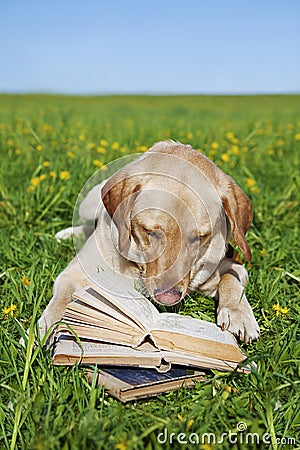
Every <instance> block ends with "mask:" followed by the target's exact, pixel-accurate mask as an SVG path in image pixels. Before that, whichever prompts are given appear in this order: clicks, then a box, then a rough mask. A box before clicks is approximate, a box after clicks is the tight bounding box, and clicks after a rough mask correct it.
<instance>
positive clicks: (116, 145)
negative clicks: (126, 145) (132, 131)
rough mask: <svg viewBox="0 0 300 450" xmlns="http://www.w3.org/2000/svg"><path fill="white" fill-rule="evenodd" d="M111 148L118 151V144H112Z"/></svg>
mask: <svg viewBox="0 0 300 450" xmlns="http://www.w3.org/2000/svg"><path fill="white" fill-rule="evenodd" d="M111 148H112V149H113V150H119V148H120V144H119V142H113V143H112V145H111Z"/></svg>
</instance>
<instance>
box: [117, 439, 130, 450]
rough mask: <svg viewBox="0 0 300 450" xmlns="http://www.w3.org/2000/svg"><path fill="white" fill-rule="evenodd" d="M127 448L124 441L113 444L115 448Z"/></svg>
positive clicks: (123, 449)
mask: <svg viewBox="0 0 300 450" xmlns="http://www.w3.org/2000/svg"><path fill="white" fill-rule="evenodd" d="M127 448H128V447H127V444H126V443H125V442H124V441H121V442H119V443H118V444H116V445H115V449H117V450H127Z"/></svg>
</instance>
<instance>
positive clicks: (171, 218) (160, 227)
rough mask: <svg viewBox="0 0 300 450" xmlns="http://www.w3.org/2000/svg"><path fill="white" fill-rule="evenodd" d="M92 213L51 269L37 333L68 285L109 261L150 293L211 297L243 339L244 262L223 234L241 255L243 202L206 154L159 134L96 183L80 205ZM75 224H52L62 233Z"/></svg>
mask: <svg viewBox="0 0 300 450" xmlns="http://www.w3.org/2000/svg"><path fill="white" fill-rule="evenodd" d="M79 212H80V216H81V218H82V220H83V221H85V222H87V223H88V222H91V221H93V220H95V219H97V224H96V226H95V229H94V231H93V232H92V234H91V235H90V236H89V238H88V240H87V241H86V243H85V244H84V246H83V248H82V249H81V250H80V251H79V253H78V254H77V256H76V257H75V258H74V259H73V260H72V261H71V262H70V264H69V265H68V266H67V267H66V269H65V270H64V271H63V272H62V273H61V274H60V275H59V276H58V277H57V279H56V281H55V284H54V289H53V298H52V299H51V301H50V303H49V304H48V306H47V308H46V310H45V311H44V313H43V315H42V316H41V318H40V319H39V327H40V334H41V337H43V336H44V335H45V333H46V331H47V330H48V329H49V327H50V326H51V325H53V324H54V323H56V322H57V321H59V320H60V319H61V317H62V315H63V312H64V309H65V307H66V305H67V304H68V302H69V301H70V300H71V294H72V292H74V291H75V290H76V289H79V288H80V287H82V286H84V285H85V284H87V283H88V280H89V279H93V274H96V273H97V271H99V270H109V271H113V272H114V273H118V274H120V275H122V276H124V277H129V278H130V279H135V280H139V281H140V284H141V286H142V287H143V289H144V290H145V291H146V292H147V294H148V295H149V296H150V297H151V298H152V299H153V300H154V301H156V302H158V303H160V304H162V305H167V306H170V305H174V304H176V303H178V302H180V301H181V300H182V299H183V298H184V297H185V295H186V294H187V293H188V292H191V291H194V290H198V291H200V292H202V293H203V294H205V295H209V296H212V297H216V298H217V300H218V309H217V323H218V325H219V326H220V327H222V329H223V330H225V329H227V330H230V331H231V332H232V333H234V334H235V335H237V336H238V337H239V338H240V339H241V340H243V341H245V342H251V341H252V340H254V339H257V338H258V337H259V326H258V324H257V322H256V320H255V317H254V315H253V312H252V309H251V307H250V305H249V303H248V301H247V299H246V296H245V294H244V289H245V287H246V285H247V282H248V274H247V271H246V269H245V268H244V267H243V266H242V265H241V264H239V263H237V262H236V261H235V260H234V259H232V258H231V257H230V256H232V255H229V253H230V251H229V250H230V246H229V244H228V241H229V239H230V238H232V239H233V241H234V242H235V243H236V245H237V246H238V247H239V248H240V250H241V252H242V253H243V255H244V257H245V259H246V260H247V261H250V259H251V252H250V249H249V247H248V244H247V241H246V238H245V233H246V232H247V230H248V228H249V226H250V223H251V220H252V208H251V203H250V200H249V199H248V197H247V196H246V195H245V193H244V192H243V191H242V189H241V188H240V187H239V186H238V185H237V184H236V183H235V182H234V180H233V179H232V178H231V177H230V176H228V175H226V174H225V173H223V172H222V171H221V170H220V169H219V168H218V167H217V166H216V165H215V164H213V163H212V162H211V161H210V160H209V159H208V158H206V157H205V156H204V155H202V154H201V153H199V152H198V151H195V150H193V149H192V147H191V146H190V145H183V144H181V143H178V142H173V141H163V142H158V143H157V144H155V145H154V146H153V147H151V148H150V149H149V150H148V151H147V152H146V153H144V154H143V155H142V156H140V157H139V158H138V159H136V160H135V161H133V162H131V163H129V164H127V165H126V166H125V167H124V168H122V169H121V170H119V171H118V172H117V173H115V174H114V175H113V176H111V177H110V178H109V179H108V180H106V181H104V182H103V183H101V184H99V185H97V186H95V187H94V188H93V189H92V190H91V191H90V192H89V193H88V195H87V197H86V198H85V199H84V200H83V202H82V203H81V205H80V210H79ZM79 231H82V229H78V227H77V229H76V228H70V229H67V230H63V231H62V232H59V233H58V234H57V239H58V240H59V239H64V238H66V237H69V236H70V234H72V233H75V234H76V233H78V232H79Z"/></svg>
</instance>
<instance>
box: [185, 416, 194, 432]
mask: <svg viewBox="0 0 300 450" xmlns="http://www.w3.org/2000/svg"><path fill="white" fill-rule="evenodd" d="M193 423H194V419H190V420H189V421H188V422H187V424H186V428H187V430H189V429H190V428H191V426H192V425H193Z"/></svg>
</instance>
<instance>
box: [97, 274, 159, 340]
mask: <svg viewBox="0 0 300 450" xmlns="http://www.w3.org/2000/svg"><path fill="white" fill-rule="evenodd" d="M90 287H92V288H94V289H95V290H96V291H97V292H99V294H101V295H103V296H104V297H105V298H106V299H108V300H109V301H110V302H112V303H113V304H114V305H115V306H116V307H117V308H119V310H120V311H122V312H123V313H124V314H126V315H127V316H128V317H129V318H130V319H132V320H134V321H135V322H136V323H137V324H138V325H140V326H141V327H143V328H144V329H145V330H147V331H149V330H150V328H151V326H152V324H153V323H154V322H155V321H156V320H158V318H159V316H160V313H159V312H158V310H157V309H156V308H155V306H154V305H153V304H152V303H151V302H150V300H148V299H147V298H146V297H144V296H143V295H142V294H140V293H139V292H137V291H136V290H135V289H134V288H133V286H132V282H131V283H130V281H128V279H127V278H126V277H121V276H119V275H115V274H113V273H111V272H108V271H103V272H99V273H97V274H96V275H95V276H93V280H91V286H90Z"/></svg>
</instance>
